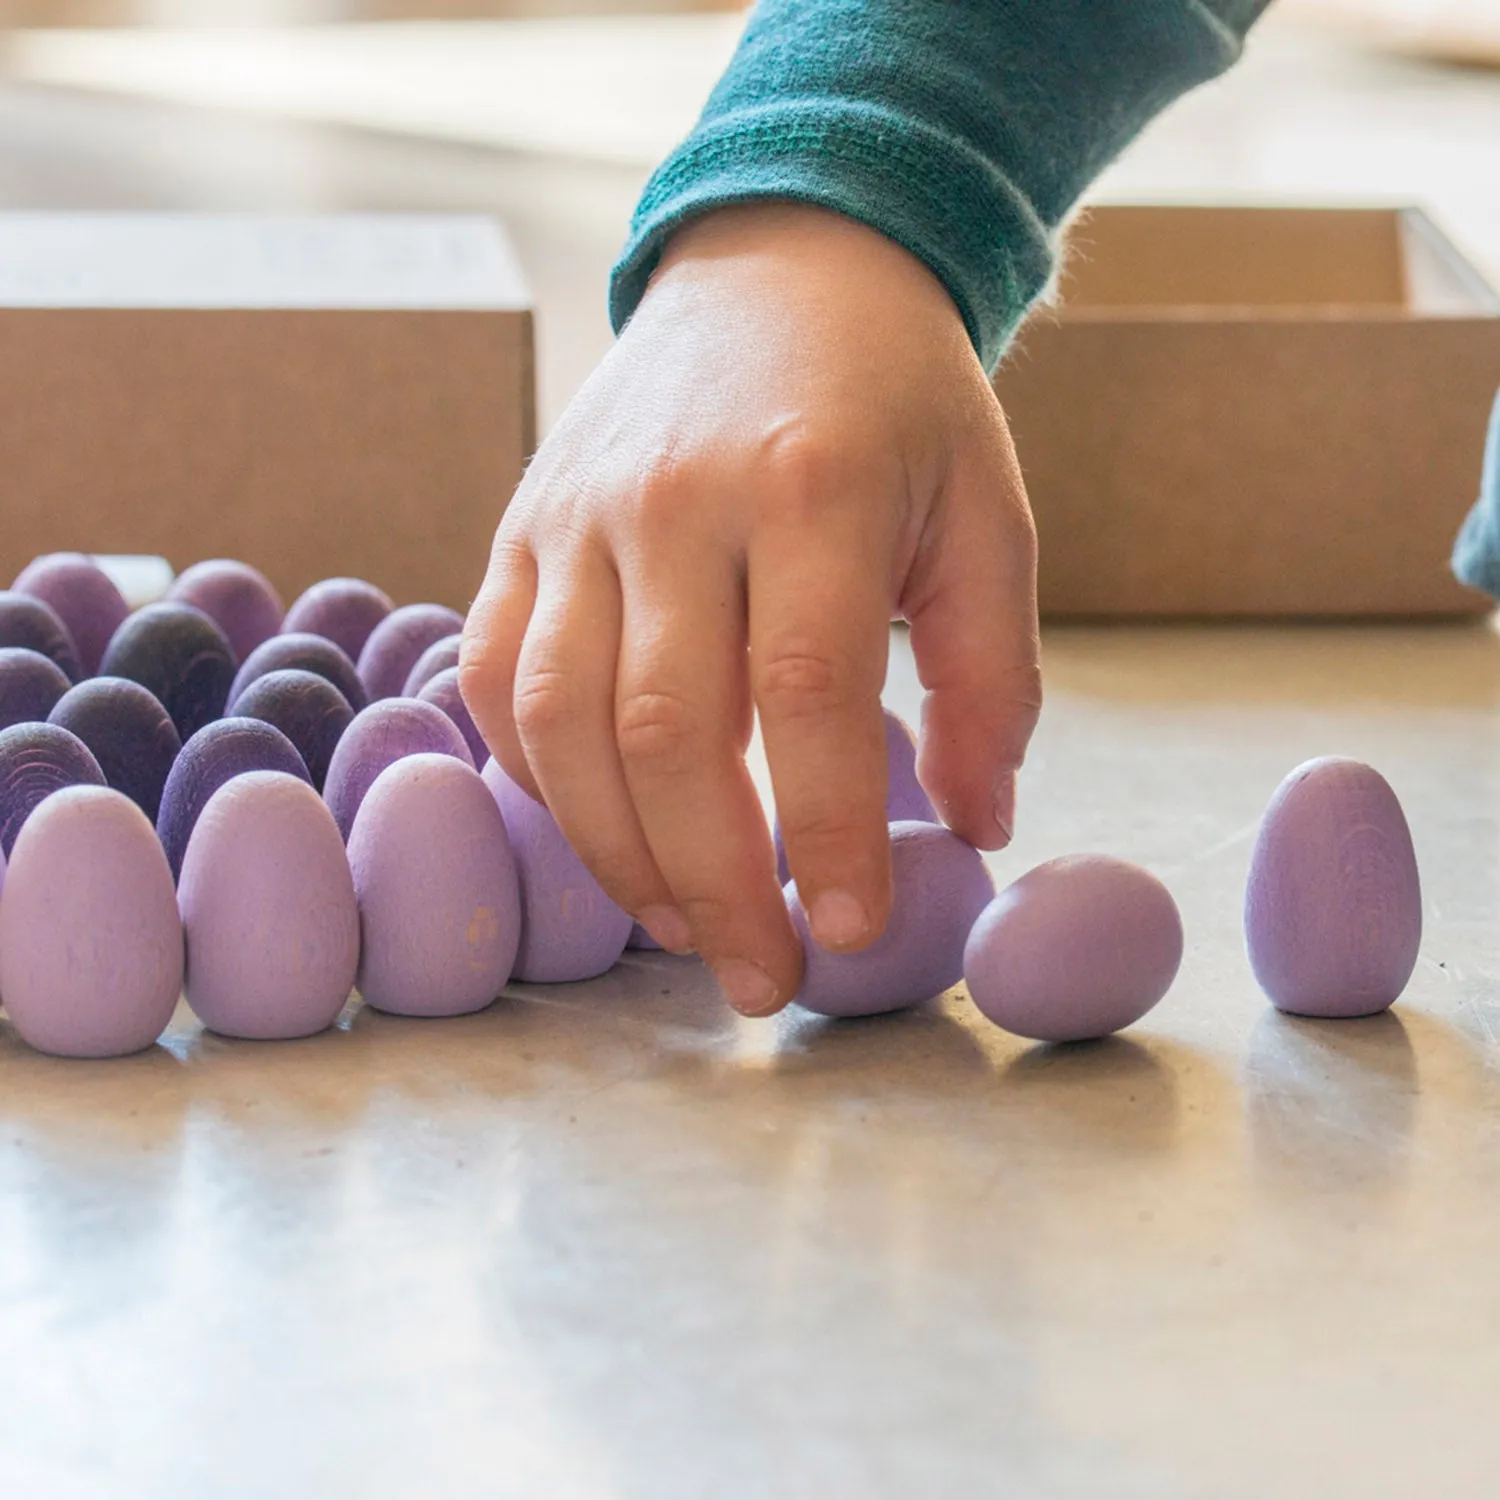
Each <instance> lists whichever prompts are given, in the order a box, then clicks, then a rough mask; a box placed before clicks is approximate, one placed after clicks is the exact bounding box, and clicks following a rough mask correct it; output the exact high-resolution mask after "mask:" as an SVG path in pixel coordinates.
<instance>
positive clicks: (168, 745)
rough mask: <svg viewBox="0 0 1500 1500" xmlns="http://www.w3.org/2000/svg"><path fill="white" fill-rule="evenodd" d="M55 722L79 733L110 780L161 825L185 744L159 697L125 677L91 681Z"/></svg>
mask: <svg viewBox="0 0 1500 1500" xmlns="http://www.w3.org/2000/svg"><path fill="white" fill-rule="evenodd" d="M49 722H50V723H53V724H56V725H58V726H59V727H60V728H63V729H66V730H69V731H70V732H71V733H73V734H76V735H77V736H78V738H79V739H81V740H82V741H83V743H84V744H85V745H87V746H88V747H89V749H90V750H91V751H93V753H94V759H95V760H97V761H98V762H99V769H100V770H101V771H103V772H104V779H105V781H106V782H108V783H109V785H110V786H112V787H113V788H114V789H115V790H116V791H117V792H123V793H124V794H125V795H126V796H127V797H129V798H130V800H131V801H132V802H134V803H135V805H136V806H137V807H139V808H140V810H141V811H142V812H143V813H145V815H146V816H147V817H148V818H149V819H150V820H151V822H152V823H153V824H154V823H155V822H156V818H157V814H158V813H159V812H160V811H161V794H162V789H163V788H164V787H165V786H166V784H167V776H168V775H169V774H170V772H171V770H172V765H173V762H175V761H176V759H177V755H178V752H179V751H180V750H181V749H182V740H181V738H180V737H179V736H178V733H177V726H176V725H175V724H173V723H172V720H171V718H170V716H169V715H168V713H167V711H166V709H164V708H163V707H162V706H161V704H160V703H159V702H158V701H157V698H156V695H155V694H154V693H148V692H147V691H146V689H145V688H143V687H142V686H141V685H140V683H138V682H131V681H129V680H128V679H126V678H124V677H90V678H89V679H88V680H87V681H86V682H80V683H79V684H78V686H77V687H75V688H73V689H71V690H70V691H69V692H68V693H66V694H65V695H64V696H63V697H62V698H60V699H59V700H58V703H57V706H56V707H55V708H54V709H53V710H52V713H51V716H50V719H49Z"/></svg>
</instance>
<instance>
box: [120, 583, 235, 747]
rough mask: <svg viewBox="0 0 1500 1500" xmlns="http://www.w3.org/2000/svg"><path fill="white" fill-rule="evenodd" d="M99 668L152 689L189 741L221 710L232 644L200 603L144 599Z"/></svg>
mask: <svg viewBox="0 0 1500 1500" xmlns="http://www.w3.org/2000/svg"><path fill="white" fill-rule="evenodd" d="M99 671H100V675H101V676H104V677H126V678H129V679H130V681H131V682H138V683H140V685H141V686H142V687H143V688H145V689H146V691H147V692H149V693H154V694H155V695H156V698H157V701H158V702H160V704H161V705H162V707H163V708H165V709H166V711H167V712H168V713H169V714H170V715H171V716H172V722H173V724H175V725H176V726H177V733H178V734H179V735H180V736H181V737H182V739H183V740H184V741H187V740H190V739H191V738H192V737H193V736H194V735H195V734H197V732H198V731H199V730H200V729H202V728H203V726H204V725H205V724H212V723H213V721H214V720H215V719H217V718H218V717H219V716H220V715H221V714H222V713H223V712H224V705H225V703H226V702H228V700H229V685H230V683H232V682H233V681H234V650H233V648H232V647H231V646H230V644H229V642H228V641H227V640H226V639H225V636H224V632H223V631H222V630H220V629H219V627H218V626H217V625H215V624H214V622H213V621H212V620H210V619H209V617H208V616H207V615H206V614H204V613H203V611H202V610H201V609H195V608H194V607H193V606H192V605H191V604H148V605H147V606H146V607H145V608H144V609H138V610H137V611H136V612H135V613H134V614H133V615H131V616H130V618H129V619H128V620H126V621H125V623H124V624H123V625H122V626H120V628H119V629H118V630H117V631H115V634H114V639H113V640H112V641H110V643H109V648H108V650H106V651H105V653H104V660H103V662H101V663H100V667H99Z"/></svg>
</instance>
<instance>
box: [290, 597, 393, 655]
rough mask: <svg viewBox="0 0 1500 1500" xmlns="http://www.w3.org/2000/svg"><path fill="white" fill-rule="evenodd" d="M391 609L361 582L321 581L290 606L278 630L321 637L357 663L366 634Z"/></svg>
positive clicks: (389, 602) (388, 599)
mask: <svg viewBox="0 0 1500 1500" xmlns="http://www.w3.org/2000/svg"><path fill="white" fill-rule="evenodd" d="M391 609H392V604H391V598H390V595H389V594H387V593H386V592H385V590H384V589H378V588H376V587H375V585H374V584H373V583H366V582H365V581H364V579H363V578H325V579H323V580H322V581H321V582H319V583H315V584H313V586H312V587H311V588H310V589H308V590H307V591H306V592H305V593H303V594H302V595H301V596H300V597H299V598H298V599H297V600H296V601H295V602H294V603H293V604H292V607H291V608H290V609H289V610H287V612H286V619H285V620H283V621H282V624H281V628H282V629H283V630H284V631H286V632H288V633H289V634H290V633H292V632H305V633H307V634H310V635H321V636H323V637H324V638H325V639H326V640H330V641H332V642H333V643H334V645H336V646H338V647H339V648H340V649H341V650H342V651H343V652H344V654H345V655H346V656H347V657H348V658H349V660H350V661H358V660H359V653H360V652H361V651H363V650H364V648H365V642H366V641H367V640H369V638H370V632H371V631H372V630H374V628H375V627H376V626H377V625H378V624H380V622H381V621H382V620H383V619H385V617H386V616H387V615H388V614H390V612H391Z"/></svg>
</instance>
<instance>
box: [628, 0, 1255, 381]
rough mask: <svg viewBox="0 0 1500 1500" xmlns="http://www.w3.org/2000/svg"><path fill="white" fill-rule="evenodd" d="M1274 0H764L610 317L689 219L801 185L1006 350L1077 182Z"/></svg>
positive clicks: (649, 197)
mask: <svg viewBox="0 0 1500 1500" xmlns="http://www.w3.org/2000/svg"><path fill="white" fill-rule="evenodd" d="M1266 3H1267V0H761V3H760V4H759V6H758V7H757V8H756V10H755V13H754V14H753V16H752V17H751V19H750V23H749V25H748V27H747V29H746V31H745V35H744V38H743V40H742V41H741V43H740V46H739V49H738V51H737V52H736V54H735V57H734V60H733V62H732V63H731V64H730V66H729V70H728V71H727V72H726V73H725V75H724V77H723V78H722V79H721V80H720V82H719V84H718V86H717V88H715V90H714V92H713V94H712V96H711V97H710V99H709V101H708V104H707V106H706V108H705V109H704V111H703V115H702V118H701V119H700V120H699V121H698V124H697V127H696V128H695V129H694V131H693V133H692V134H691V135H690V136H689V137H688V138H687V140H686V141H684V142H683V144H682V145H681V146H680V147H679V148H678V149H677V150H676V151H674V152H673V153H672V155H671V156H670V157H668V159H667V160H666V161H665V162H664V163H663V164H662V165H661V167H660V168H659V169H658V170H657V171H656V173H655V175H654V176H653V177H652V178H651V180H650V182H649V183H648V184H647V186H646V190H645V193H644V195H643V196H642V198H641V201H640V205H639V207H638V208H637V209H636V213H635V217H634V220H633V222H632V225H631V231H630V238H629V241H628V242H627V244H626V247H625V250H624V253H623V255H622V257H621V259H620V261H619V264H618V265H617V266H616V267H615V271H614V277H613V281H612V285H611V289H610V314H611V317H612V318H613V320H614V324H615V327H616V328H617V329H618V328H620V327H622V326H623V325H624V323H625V322H626V320H627V319H628V318H629V317H630V314H631V313H632V312H633V311H634V310H635V306H636V304H637V303H638V302H639V301H640V298H641V296H642V294H643V292H644V291H645V288H646V283H647V281H648V280H649V278H650V276H651V272H652V270H653V269H654V267H655V265H656V263H657V261H658V259H659V258H660V255H661V250H662V246H663V244H664V243H665V242H666V240H667V238H668V236H669V235H670V234H671V233H672V231H673V230H674V229H675V228H677V226H678V225H680V224H682V223H683V222H684V221H685V220H687V219H689V218H692V217H693V216H694V215H697V214H701V213H704V212H706V211H707V210H709V209H713V208H717V207H720V206H722V205H725V204H729V203H739V202H744V201H747V200H750V199H756V198H781V199H793V200H797V201H801V202H805V203H814V204H820V205H823V206H824V207H827V208H832V209H837V210H838V211H840V212H841V213H844V214H847V215H849V216H850V217H851V218H854V219H858V220H861V221H862V222H863V223H866V224H869V225H871V226H872V227H873V228H875V229H878V230H880V231H881V232H882V233H884V234H886V235H888V236H889V237H890V238H891V239H893V240H895V241H896V242H897V243H899V244H901V245H904V246H905V247H906V248H907V249H908V250H910V251H912V252H913V253H914V254H915V255H917V256H918V257H920V258H921V259H922V260H923V261H925V262H926V263H927V265H928V266H930V267H931V268H932V270H933V271H934V272H935V273H936V275H937V276H938V277H939V278H940V279H941V280H942V281H943V283H944V284H945V285H946V286H947V288H948V290H949V292H950V293H951V294H952V296H953V300H954V301H955V303H957V305H958V308H959V311H960V312H961V313H962V315H963V319H964V322H965V324H966V325H967V327H968V330H969V335H970V337H971V338H972V339H973V341H974V346H975V348H976V349H977V350H978V351H979V355H980V357H981V359H983V361H984V363H985V366H986V368H993V366H994V365H995V364H997V363H998V361H999V359H1000V356H1001V355H1002V354H1003V352H1004V350H1005V346H1006V344H1007V342H1008V341H1009V339H1010V337H1011V335H1012V334H1013V333H1014V332H1015V329H1016V327H1017V325H1018V324H1019V323H1020V321H1021V319H1022V317H1023V316H1024V315H1025V312H1026V309H1027V308H1028V307H1029V306H1030V305H1031V303H1032V302H1033V301H1034V300H1035V298H1036V297H1037V296H1038V295H1039V293H1040V292H1041V291H1042V290H1043V288H1044V287H1045V286H1046V284H1047V281H1048V278H1049V277H1050V275H1051V272H1052V266H1053V263H1054V260H1055V258H1056V249H1057V235H1058V230H1059V227H1060V226H1061V225H1062V223H1063V221H1064V219H1065V218H1066V216H1067V214H1068V212H1069V210H1070V209H1071V207H1072V206H1073V204H1074V203H1075V202H1076V201H1077V199H1078V197H1079V196H1080V194H1081V193H1082V192H1083V190H1084V189H1085V188H1086V187H1087V186H1088V184H1089V182H1090V181H1092V179H1093V178H1094V177H1095V176H1096V175H1097V174H1098V173H1099V172H1100V171H1101V170H1102V169H1103V167H1104V166H1105V165H1106V164H1107V163H1108V162H1109V161H1110V160H1111V158H1113V157H1114V156H1115V155H1116V153H1117V152H1119V151H1120V150H1121V149H1122V148H1123V147H1124V146H1125V145H1126V144H1127V142H1129V141H1130V140H1131V138H1132V137H1133V136H1134V135H1135V134H1136V133H1137V132H1138V131H1139V130H1140V129H1141V127H1142V126H1143V125H1145V124H1146V122H1147V121H1148V120H1150V119H1151V117H1152V116H1153V115H1155V114H1156V113H1158V111H1160V110H1161V109H1163V108H1164V107H1165V106H1166V105H1167V104H1169V103H1170V102H1171V101H1172V100H1173V99H1175V98H1176V97H1177V96H1178V95H1179V94H1182V93H1184V92H1186V90H1188V89H1189V88H1191V87H1193V86H1194V85H1195V84H1197V83H1200V82H1202V81H1204V80H1205V79H1208V78H1211V77H1213V76H1215V75H1216V74H1218V73H1221V72H1223V70H1224V69H1225V68H1227V67H1228V66H1229V65H1230V64H1231V63H1232V62H1233V61H1234V60H1235V58H1236V57H1238V55H1239V51H1240V47H1241V44H1242V42H1243V39H1244V34H1245V32H1246V30H1247V29H1248V28H1249V26H1250V25H1251V23H1252V22H1253V21H1254V20H1255V18H1256V17H1257V16H1258V15H1259V13H1260V12H1261V10H1262V9H1263V8H1264V6H1265V4H1266Z"/></svg>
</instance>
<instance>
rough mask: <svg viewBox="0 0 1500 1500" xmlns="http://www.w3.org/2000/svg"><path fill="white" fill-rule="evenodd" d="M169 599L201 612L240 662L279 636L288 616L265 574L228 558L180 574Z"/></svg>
mask: <svg viewBox="0 0 1500 1500" xmlns="http://www.w3.org/2000/svg"><path fill="white" fill-rule="evenodd" d="M167 598H168V599H172V600H176V601H177V602H178V603H180V604H192V605H195V606H196V607H197V608H198V609H201V610H202V611H203V613H204V614H206V615H207V616H208V617H209V619H211V620H212V621H214V623H215V624H216V625H218V627H219V629H220V630H222V631H223V632H224V634H225V636H226V637H227V638H228V641H229V644H230V646H231V647H233V649H234V655H235V659H236V660H237V661H244V659H245V658H246V657H247V656H249V655H250V653H251V652H252V651H254V650H255V648H256V647H257V646H259V645H260V644H261V642H262V641H264V640H266V639H267V638H268V637H270V636H273V635H275V634H276V632H277V631H278V630H280V629H281V622H282V619H283V618H284V616H285V614H286V610H285V609H284V608H283V606H282V603H281V596H280V594H278V593H277V592H276V587H275V585H274V584H273V583H272V582H271V580H270V579H269V578H267V577H266V575H265V574H264V573H262V572H261V571H260V570H259V569H258V568H252V567H251V566H250V565H249V563H242V562H236V561H235V560H234V559H232V558H228V557H216V558H213V559H211V560H209V561H208V562H200V563H194V564H193V566H192V567H190V568H189V569H187V571H186V572H183V573H179V574H178V575H177V577H176V578H175V579H174V580H173V583H172V587H171V588H170V589H169V590H168V591H167Z"/></svg>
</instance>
